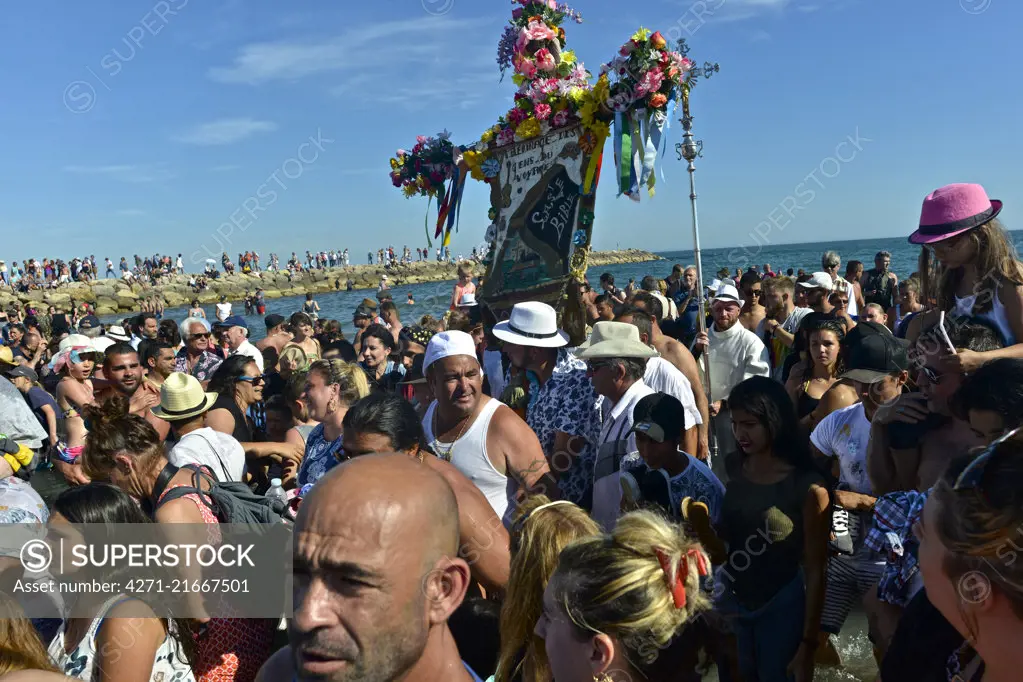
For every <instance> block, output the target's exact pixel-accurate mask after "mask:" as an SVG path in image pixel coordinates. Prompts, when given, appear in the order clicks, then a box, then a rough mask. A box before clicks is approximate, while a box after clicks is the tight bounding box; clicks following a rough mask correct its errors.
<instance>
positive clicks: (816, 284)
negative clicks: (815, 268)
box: [799, 272, 835, 291]
mask: <svg viewBox="0 0 1023 682" xmlns="http://www.w3.org/2000/svg"><path fill="white" fill-rule="evenodd" d="M799 286H801V287H803V288H804V289H826V290H827V291H831V290H832V289H834V288H835V280H833V279H831V275H829V274H828V273H826V272H815V273H813V274H812V275H810V279H808V280H807V281H805V282H800V283H799Z"/></svg>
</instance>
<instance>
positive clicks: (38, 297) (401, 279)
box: [0, 249, 663, 315]
mask: <svg viewBox="0 0 1023 682" xmlns="http://www.w3.org/2000/svg"><path fill="white" fill-rule="evenodd" d="M655 260H663V259H662V258H661V257H660V256H657V255H655V254H653V253H650V252H649V251H642V250H640V249H626V250H622V251H597V252H594V253H592V254H590V258H589V266H590V267H595V268H600V267H607V266H610V265H615V264H618V263H644V262H646V261H655ZM455 269H456V265H455V264H454V263H438V262H436V261H423V262H416V263H411V264H409V265H406V266H400V267H397V268H391V269H390V270H387V269H385V268H384V267H383V266H377V265H354V266H351V267H349V268H347V269H345V268H327V269H325V270H312V271H309V272H303V273H297V274H293V275H290V276H289V274H288V273H286V272H262V273H259V274H247V275H246V274H240V273H237V272H236V273H234V274H231V275H224V274H221V276H220V277H218V278H217V279H211V280H209V285H208V287H207V289H206V290H205V291H202V292H200V293H194V292H193V291H192V287H190V286H189V285H188V280H189V277H190V276H189V275H170V276H166V277H164V278H162V281H161V282H160V283H159V284H157V285H156V286H148V285H146V286H143V285H142V284H139V283H135V284H131V285H129V284H127V283H126V282H124V281H123V280H119V279H117V280H115V279H98V280H94V281H92V282H74V283H72V284H69V285H64V286H61V287H59V288H57V289H37V290H35V291H29V292H24V293H22V292H12V291H10V290H9V289H7V290H0V307H3V308H7V306H9V305H10V304H11V303H12V302H13V301H16V300H17V301H20V302H21V303H23V304H25V303H32V304H34V305H35V306H36V307H37V308H43V309H45V308H46V306H48V305H54V306H56V307H57V308H58V309H60V310H68V309H69V308H70V306H71V303H72V302H76V303H83V302H85V303H90V304H92V305H93V306H95V308H96V314H97V315H116V314H118V313H123V312H129V311H135V310H139V301H140V300H141V299H145V298H149V297H151V296H158V297H160V298H162V299H163V303H164V305H165V306H166V307H168V308H176V307H179V306H185V305H188V304H189V303H190V302H191V301H192V300H193V299H196V298H197V299H199V302H200V303H203V304H210V303H216V302H218V301H219V300H220V297H221V296H226V297H227V299H228V300H229V301H240V300H243V299H244V298H245V294H246V292H254V291H255V290H256V288H257V287H261V288H262V289H263V293H264V295H265V296H266V298H281V297H284V296H304V295H305V294H307V293H314V294H321V293H325V292H329V291H334V290H335V282H336V281H337V280H340V284H341V288H342V289H343V288H344V287H345V283H346V281H347V280H348V279H351V280H352V281H353V282H354V283H355V288H356V289H370V288H373V289H375V288H376V287H377V285H378V284H379V282H380V276H381V275H384V274H386V275H387V277H388V280H389V281H390V282H391V286H406V285H409V284H421V283H423V282H444V281H451V280H454V279H455V278H456V273H455Z"/></svg>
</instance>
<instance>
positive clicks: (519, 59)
mask: <svg viewBox="0 0 1023 682" xmlns="http://www.w3.org/2000/svg"><path fill="white" fill-rule="evenodd" d="M512 64H513V65H514V66H515V73H520V74H522V75H523V76H525V77H526V78H530V79H532V78H535V77H536V64H534V63H533V62H532V61H531V60H530V59H529V58H528V57H526V56H524V55H521V54H517V55H515V58H514V59H513V60H512Z"/></svg>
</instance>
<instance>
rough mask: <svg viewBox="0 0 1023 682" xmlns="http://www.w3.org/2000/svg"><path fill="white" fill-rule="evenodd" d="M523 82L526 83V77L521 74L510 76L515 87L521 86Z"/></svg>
mask: <svg viewBox="0 0 1023 682" xmlns="http://www.w3.org/2000/svg"><path fill="white" fill-rule="evenodd" d="M525 82H526V77H525V76H523V75H522V74H521V73H517V74H515V75H513V76H512V83H514V84H515V85H522V84H523V83H525Z"/></svg>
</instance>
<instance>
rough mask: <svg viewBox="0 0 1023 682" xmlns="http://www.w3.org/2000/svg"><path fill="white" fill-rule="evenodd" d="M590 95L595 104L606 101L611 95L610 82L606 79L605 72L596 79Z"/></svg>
mask: <svg viewBox="0 0 1023 682" xmlns="http://www.w3.org/2000/svg"><path fill="white" fill-rule="evenodd" d="M591 95H592V97H593V99H594V101H595V102H597V104H600V103H601V102H606V101H607V100H608V99H609V98H610V97H611V82H610V81H609V80H608V78H607V74H606V73H605V74H604V75H602V76H601V77H600V78H598V79H597V82H596V84H595V85H594V86H593V91H592V93H591Z"/></svg>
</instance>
